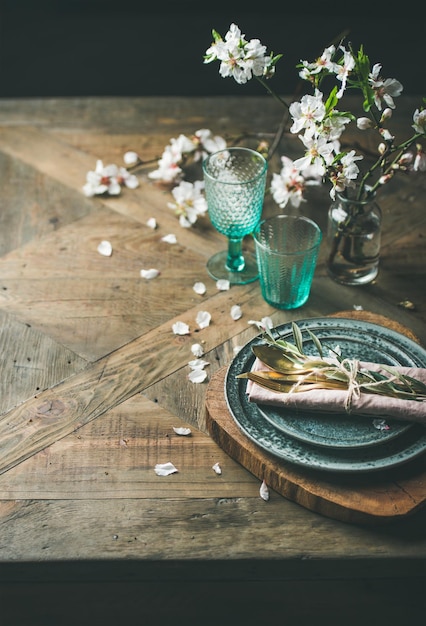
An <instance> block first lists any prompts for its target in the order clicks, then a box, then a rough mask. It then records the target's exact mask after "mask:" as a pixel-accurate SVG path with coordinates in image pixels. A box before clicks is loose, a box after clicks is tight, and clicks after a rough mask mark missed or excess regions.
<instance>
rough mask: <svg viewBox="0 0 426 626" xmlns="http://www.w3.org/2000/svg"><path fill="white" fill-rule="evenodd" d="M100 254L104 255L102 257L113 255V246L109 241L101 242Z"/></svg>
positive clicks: (99, 246)
mask: <svg viewBox="0 0 426 626" xmlns="http://www.w3.org/2000/svg"><path fill="white" fill-rule="evenodd" d="M98 252H99V254H102V256H111V254H112V245H111V243H110V242H109V241H101V243H100V244H99V245H98Z"/></svg>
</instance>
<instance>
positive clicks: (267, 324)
mask: <svg viewBox="0 0 426 626" xmlns="http://www.w3.org/2000/svg"><path fill="white" fill-rule="evenodd" d="M247 324H254V325H255V326H257V327H258V328H259V330H265V328H273V327H274V324H273V321H272V320H271V318H270V317H262V319H261V320H260V322H259V321H258V320H249V321H248V322H247Z"/></svg>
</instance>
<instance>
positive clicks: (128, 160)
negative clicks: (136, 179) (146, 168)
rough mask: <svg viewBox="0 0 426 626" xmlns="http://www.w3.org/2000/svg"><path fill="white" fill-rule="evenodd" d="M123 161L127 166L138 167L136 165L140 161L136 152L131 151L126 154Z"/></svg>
mask: <svg viewBox="0 0 426 626" xmlns="http://www.w3.org/2000/svg"><path fill="white" fill-rule="evenodd" d="M123 160H124V162H125V164H126V165H136V163H137V162H138V161H139V156H138V155H137V154H136V152H133V151H132V150H129V151H128V152H126V153H125V155H124V157H123Z"/></svg>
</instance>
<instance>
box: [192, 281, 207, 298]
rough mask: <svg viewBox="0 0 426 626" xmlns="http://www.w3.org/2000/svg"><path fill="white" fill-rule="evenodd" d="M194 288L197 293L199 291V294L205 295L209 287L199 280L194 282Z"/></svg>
mask: <svg viewBox="0 0 426 626" xmlns="http://www.w3.org/2000/svg"><path fill="white" fill-rule="evenodd" d="M193 290H194V291H195V293H198V295H200V296H203V295H204V294H205V293H206V291H207V288H206V286H205V284H204V283H201V282H198V283H195V284H194V286H193Z"/></svg>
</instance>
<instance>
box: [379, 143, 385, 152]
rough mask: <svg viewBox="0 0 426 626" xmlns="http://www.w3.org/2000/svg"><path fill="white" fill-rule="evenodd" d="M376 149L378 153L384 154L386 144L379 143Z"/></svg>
mask: <svg viewBox="0 0 426 626" xmlns="http://www.w3.org/2000/svg"><path fill="white" fill-rule="evenodd" d="M377 151H378V153H379V154H384V153H385V152H386V144H384V143H380V144H379V145H378V147H377Z"/></svg>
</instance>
